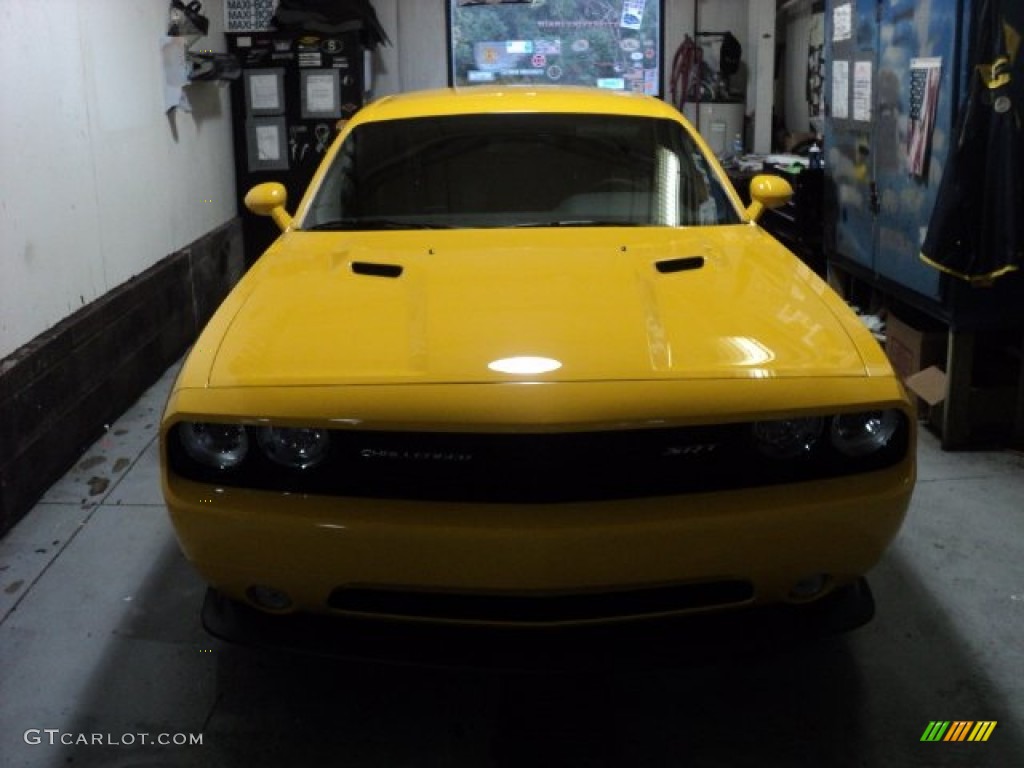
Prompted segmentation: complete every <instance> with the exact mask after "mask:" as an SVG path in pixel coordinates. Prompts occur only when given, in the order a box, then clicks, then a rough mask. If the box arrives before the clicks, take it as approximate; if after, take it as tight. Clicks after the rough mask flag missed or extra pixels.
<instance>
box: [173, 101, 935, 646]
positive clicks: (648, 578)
mask: <svg viewBox="0 0 1024 768" xmlns="http://www.w3.org/2000/svg"><path fill="white" fill-rule="evenodd" d="M791 194H792V192H791V189H790V188H789V186H788V185H787V184H786V182H784V181H783V180H781V179H778V178H774V177H769V176H759V177H756V178H755V179H754V181H753V182H752V184H751V196H752V200H753V202H752V203H751V204H750V205H749V206H747V207H744V205H743V203H742V202H741V200H740V198H739V197H738V196H737V194H736V192H735V190H734V189H733V188H732V187H731V185H730V184H729V182H728V180H727V177H726V176H725V175H724V173H723V171H722V169H721V167H720V166H719V165H718V163H717V161H716V160H715V158H714V157H713V155H712V153H711V152H710V151H709V149H708V147H707V146H706V145H705V143H704V142H703V141H702V140H701V138H700V137H699V135H698V134H697V133H696V132H695V131H694V130H693V128H692V127H691V126H690V125H689V124H688V123H687V122H686V121H685V119H684V118H683V117H682V116H681V115H680V114H679V113H678V112H677V111H676V110H674V109H673V108H672V107H670V106H668V105H666V104H665V103H663V102H660V101H658V100H656V99H653V98H650V97H645V96H639V95H633V94H622V93H611V92H605V91H600V90H596V89H595V90H588V89H567V88H549V89H548V88H515V87H509V88H503V89H502V88H491V87H477V88H469V89H461V90H459V89H447V90H439V91H431V92H422V93H412V94H406V95H400V96H394V97H389V98H384V99H381V100H379V101H377V102H375V103H373V104H371V105H369V106H367V107H365V108H364V109H362V110H361V111H360V112H359V113H357V114H356V115H355V116H354V118H353V119H352V120H350V121H349V122H348V123H347V124H346V125H345V126H344V128H343V130H342V131H341V133H340V134H339V136H338V138H337V140H336V141H335V142H334V144H333V145H332V146H331V148H330V150H329V151H328V153H327V154H326V156H325V158H324V160H323V163H322V164H321V166H320V168H319V169H318V171H317V173H316V175H315V177H314V179H313V181H312V182H311V184H310V186H309V189H308V191H307V192H306V194H305V195H304V197H303V198H302V200H301V201H299V202H298V204H297V206H296V207H295V208H294V214H293V213H291V212H290V209H289V205H288V201H287V200H286V195H285V192H284V188H283V187H282V186H281V185H278V184H274V183H267V184H262V185H260V186H257V187H256V188H254V189H252V190H251V191H250V192H249V193H248V195H247V197H246V204H247V206H248V207H249V208H250V209H251V210H253V211H254V212H256V213H259V214H265V215H269V216H271V217H273V219H274V221H275V222H276V223H277V225H278V226H279V227H280V229H281V230H282V234H281V235H280V237H279V238H278V239H277V241H276V242H275V243H274V244H273V245H272V246H271V247H270V248H269V249H268V250H267V252H266V253H265V254H263V255H262V257H261V258H260V259H259V260H258V261H257V262H256V263H255V265H254V266H253V267H252V268H251V270H250V271H249V272H248V274H246V275H245V277H244V278H243V279H242V280H241V282H240V283H239V284H238V286H237V287H236V288H235V289H234V291H233V292H232V293H231V294H230V296H229V297H228V298H227V299H226V300H225V302H224V303H223V305H222V306H221V307H220V309H219V311H218V312H217V313H216V315H215V316H214V317H213V319H212V320H211V321H210V323H209V325H208V326H207V327H206V329H205V330H204V331H203V333H202V335H201V336H200V338H199V339H198V341H197V342H196V344H195V346H194V348H193V349H192V351H191V353H190V354H189V356H188V359H187V361H186V362H185V364H184V367H183V368H182V370H181V373H180V375H179V377H178V379H177V382H176V383H175V385H174V387H173V391H172V392H171V395H170V398H169V401H168V403H167V407H166V412H165V413H164V416H163V421H162V428H161V449H162V467H163V490H164V495H165V498H166V501H167V506H168V508H169V510H170V515H171V518H172V521H173V524H174V528H175V530H176V533H177V536H178V539H179V541H180V543H181V546H182V549H183V550H184V553H185V555H186V556H187V557H188V559H189V560H190V561H191V562H192V563H193V564H194V566H195V567H196V569H198V571H199V573H200V574H201V575H202V576H203V578H204V579H205V580H206V582H207V583H208V584H209V586H210V587H211V593H210V594H213V595H216V596H217V599H219V600H221V601H226V602H227V603H228V604H230V605H233V606H244V607H245V610H247V611H252V612H262V613H265V614H271V615H273V614H278V615H279V616H276V617H274V616H272V617H271V620H272V621H279V620H280V621H286V619H285V618H284V617H283V616H281V615H283V614H292V613H297V614H310V613H312V614H328V615H334V616H338V617H349V618H350V619H353V618H354V617H362V618H364V619H384V620H388V621H391V622H420V623H434V624H436V623H440V624H441V625H442V626H451V625H453V624H473V625H487V626H491V627H495V626H518V627H544V626H556V627H560V626H563V625H590V624H597V623H605V622H625V621H628V620H634V619H653V618H658V617H661V618H664V617H677V616H684V615H687V614H699V613H710V612H722V611H735V610H736V609H747V608H750V607H753V606H761V605H770V604H814V603H818V602H823V601H827V600H828V599H829V597H830V596H834V595H835V594H836V593H838V592H841V591H843V590H849V589H851V588H853V587H854V586H856V585H858V584H862V583H863V579H862V577H863V575H864V574H865V572H867V571H868V570H869V569H870V568H871V567H872V566H873V565H875V563H876V562H877V561H878V560H879V558H880V557H881V556H882V554H883V552H884V551H885V549H886V547H887V546H888V545H889V543H890V542H891V541H892V539H893V537H894V536H895V535H896V533H897V531H898V529H899V527H900V525H901V523H902V521H903V519H904V515H905V514H906V510H907V506H908V503H909V500H910V496H911V492H912V489H913V484H914V478H915V457H914V444H915V424H914V417H913V412H912V407H911V404H910V402H909V401H908V398H907V395H906V393H905V392H904V390H903V388H902V386H901V384H900V382H899V380H898V379H897V377H896V376H895V375H894V374H893V371H892V369H891V368H890V366H889V364H888V362H887V361H886V358H885V356H884V354H883V352H882V350H881V349H880V348H879V346H878V344H877V343H876V341H875V340H874V339H873V338H872V336H871V335H870V333H869V332H868V331H867V330H866V329H865V328H864V327H863V325H862V323H861V322H860V321H859V320H858V318H857V317H856V316H855V315H854V314H853V313H852V312H851V311H850V310H849V308H848V307H847V306H846V305H845V304H844V303H843V301H842V300H841V299H840V298H839V297H838V296H836V294H834V293H833V292H832V291H831V290H830V288H829V287H828V286H827V285H826V284H825V283H824V282H823V281H822V280H821V279H819V278H818V277H817V276H816V275H815V274H814V273H813V272H812V271H811V270H809V269H808V268H807V267H805V266H804V265H803V264H802V263H801V262H800V261H798V260H797V259H796V258H795V257H794V256H793V255H792V254H790V253H789V252H788V251H787V250H785V249H784V248H783V247H782V246H781V245H780V244H779V243H778V242H777V241H775V240H774V239H773V238H772V237H770V236H769V235H768V234H766V233H765V232H764V231H763V230H762V229H761V228H760V227H759V226H758V224H757V218H758V216H759V214H760V213H761V212H762V211H763V210H764V209H765V208H767V207H772V206H776V205H779V204H781V203H784V202H785V201H786V200H787V199H788V198H789V196H790V195H791ZM784 610H787V609H784ZM404 626H409V625H408V624H405V625H404Z"/></svg>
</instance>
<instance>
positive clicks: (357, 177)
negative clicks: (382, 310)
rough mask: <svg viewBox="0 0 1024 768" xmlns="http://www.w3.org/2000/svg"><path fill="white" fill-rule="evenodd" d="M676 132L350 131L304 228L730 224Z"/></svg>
mask: <svg viewBox="0 0 1024 768" xmlns="http://www.w3.org/2000/svg"><path fill="white" fill-rule="evenodd" d="M737 221H738V217H737V214H736V211H735V210H734V208H733V206H732V204H731V202H730V201H729V199H728V197H727V195H726V194H725V191H724V190H723V189H722V187H721V185H720V184H719V183H718V180H717V179H716V177H715V175H714V174H713V173H712V172H711V170H710V169H709V168H708V166H707V164H706V162H705V160H704V158H703V156H702V155H701V153H700V150H699V149H698V147H697V145H696V144H695V143H694V142H693V141H692V140H691V139H690V137H689V135H688V134H687V133H686V131H685V130H684V129H683V127H682V126H681V125H679V124H678V123H676V122H674V121H672V120H664V119H653V118H644V117H630V116H618V115H601V114H551V113H511V114H484V115H481V114H472V115H445V116H439V117H422V118H413V119H404V120H389V121H381V122H373V123H366V124H363V125H361V126H358V127H356V128H355V129H353V131H352V132H351V133H350V134H349V135H348V137H347V138H346V140H345V142H344V144H343V146H342V147H341V148H340V150H339V152H338V154H337V155H336V156H335V158H334V161H333V163H332V164H331V167H330V168H329V169H328V171H327V174H326V176H325V178H324V181H323V183H322V184H321V186H320V188H319V189H318V190H317V192H316V195H315V197H314V198H313V201H312V204H311V206H310V209H309V211H308V213H307V214H306V216H305V218H304V220H303V223H302V228H303V229H305V230H315V229H321V230H330V229H338V230H345V229H351V230H363V229H418V228H438V227H443V228H479V227H533V226H535V227H558V226H563V227H565V226H666V227H674V226H698V225H714V224H731V223H736V222H737Z"/></svg>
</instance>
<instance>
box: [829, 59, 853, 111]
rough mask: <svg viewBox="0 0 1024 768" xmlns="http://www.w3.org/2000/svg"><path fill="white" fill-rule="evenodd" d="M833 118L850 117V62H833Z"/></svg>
mask: <svg viewBox="0 0 1024 768" xmlns="http://www.w3.org/2000/svg"><path fill="white" fill-rule="evenodd" d="M832 117H834V118H835V119H836V120H846V119H847V118H849V117H850V62H848V61H833V62H832Z"/></svg>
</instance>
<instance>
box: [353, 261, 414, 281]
mask: <svg viewBox="0 0 1024 768" xmlns="http://www.w3.org/2000/svg"><path fill="white" fill-rule="evenodd" d="M402 271H403V267H402V266H401V265H399V264H375V263H374V262H372V261H353V262H352V273H353V274H356V275H366V276H367V277H392V278H394V277H401V276H402Z"/></svg>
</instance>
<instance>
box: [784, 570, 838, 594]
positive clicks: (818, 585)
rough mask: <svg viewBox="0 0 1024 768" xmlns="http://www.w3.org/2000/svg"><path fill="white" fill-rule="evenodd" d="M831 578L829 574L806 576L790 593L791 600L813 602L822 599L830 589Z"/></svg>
mask: <svg viewBox="0 0 1024 768" xmlns="http://www.w3.org/2000/svg"><path fill="white" fill-rule="evenodd" d="M830 582H831V578H829V575H828V574H827V573H816V574H814V575H813V576H806V577H804V578H802V579H800V581H798V582H797V583H796V584H794V585H793V588H792V589H791V590H790V591H789V599H790V600H796V601H803V600H813V599H814V598H816V597H820V596H821V594H822V593H823V592H824V591H825V590H826V589H827V588H828V585H829V583H830Z"/></svg>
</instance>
